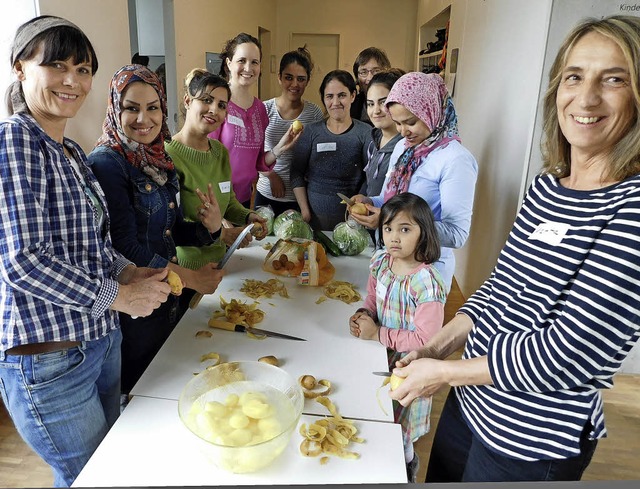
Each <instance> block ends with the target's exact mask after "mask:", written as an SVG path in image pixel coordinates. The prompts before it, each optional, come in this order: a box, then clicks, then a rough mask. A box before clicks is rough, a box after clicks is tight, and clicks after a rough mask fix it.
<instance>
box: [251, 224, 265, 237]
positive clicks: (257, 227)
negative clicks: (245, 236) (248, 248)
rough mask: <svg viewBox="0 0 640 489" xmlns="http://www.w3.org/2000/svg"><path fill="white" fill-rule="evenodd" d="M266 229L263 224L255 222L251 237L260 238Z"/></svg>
mask: <svg viewBox="0 0 640 489" xmlns="http://www.w3.org/2000/svg"><path fill="white" fill-rule="evenodd" d="M263 229H264V228H263V227H262V223H261V222H258V221H256V222H254V223H253V227H252V228H251V235H252V236H260V235H261V234H262V230H263Z"/></svg>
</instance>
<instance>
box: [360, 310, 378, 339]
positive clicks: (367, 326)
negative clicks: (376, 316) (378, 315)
mask: <svg viewBox="0 0 640 489" xmlns="http://www.w3.org/2000/svg"><path fill="white" fill-rule="evenodd" d="M354 322H355V324H356V327H357V328H358V335H357V336H358V337H359V338H361V339H363V340H376V341H378V338H379V337H378V330H379V329H380V327H379V326H378V325H377V324H376V323H375V321H374V320H373V319H372V318H371V317H370V316H368V315H367V314H362V315H361V316H360V317H359V318H358V319H356V320H355V321H354Z"/></svg>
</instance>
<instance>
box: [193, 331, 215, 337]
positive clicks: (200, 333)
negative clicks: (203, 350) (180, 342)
mask: <svg viewBox="0 0 640 489" xmlns="http://www.w3.org/2000/svg"><path fill="white" fill-rule="evenodd" d="M212 336H213V333H212V332H211V331H204V330H200V331H198V332H197V333H196V338H211V337H212Z"/></svg>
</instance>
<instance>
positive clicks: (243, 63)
mask: <svg viewBox="0 0 640 489" xmlns="http://www.w3.org/2000/svg"><path fill="white" fill-rule="evenodd" d="M220 58H221V59H222V66H221V67H220V76H222V77H224V78H226V79H227V80H228V81H229V86H230V87H231V100H229V104H228V105H227V118H226V119H225V121H224V122H223V123H222V125H221V126H220V128H218V129H217V130H216V131H214V132H212V133H211V134H209V137H210V138H213V139H217V140H219V141H220V142H221V143H222V144H224V146H225V147H226V148H227V150H228V151H229V159H230V162H231V184H232V185H233V191H234V192H235V194H236V197H237V198H238V200H239V201H240V202H241V203H242V205H243V206H244V207H247V208H249V207H250V204H251V193H252V190H253V185H254V183H255V181H256V180H257V178H258V171H269V170H270V169H271V167H272V166H273V165H274V163H275V162H276V159H277V158H278V157H279V156H280V154H282V153H283V152H284V151H286V150H288V149H289V148H290V147H291V146H292V145H293V144H294V143H295V141H297V139H298V137H299V136H300V133H297V134H296V135H294V134H293V132H292V131H291V128H289V130H288V131H287V132H286V133H285V134H284V136H283V137H282V139H281V140H280V142H279V143H278V144H277V145H276V146H275V147H274V148H272V149H271V150H269V151H268V152H265V151H264V133H265V130H266V129H267V125H268V124H269V117H268V116H267V109H266V108H265V106H264V104H263V103H262V101H261V100H260V99H258V98H256V97H254V96H253V94H252V93H251V90H252V87H253V85H254V84H255V83H256V82H257V81H258V78H259V76H260V61H261V59H262V47H261V46H260V41H258V40H257V39H256V38H255V37H253V36H251V35H249V34H246V33H244V32H242V33H240V34H238V35H237V36H236V37H234V38H233V39H230V40H229V41H227V42H226V44H225V46H224V48H223V50H222V52H221V53H220Z"/></svg>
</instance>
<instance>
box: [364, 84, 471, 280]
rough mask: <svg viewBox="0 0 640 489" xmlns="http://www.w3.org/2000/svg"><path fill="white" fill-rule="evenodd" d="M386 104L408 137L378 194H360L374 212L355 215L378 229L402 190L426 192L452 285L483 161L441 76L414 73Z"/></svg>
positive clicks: (443, 264) (444, 274)
mask: <svg viewBox="0 0 640 489" xmlns="http://www.w3.org/2000/svg"><path fill="white" fill-rule="evenodd" d="M385 107H386V109H387V110H388V111H389V114H390V115H391V118H392V119H393V121H394V122H395V123H396V126H397V127H398V129H399V130H400V134H401V135H402V137H403V138H404V140H403V141H404V144H403V145H402V144H398V145H397V146H396V148H395V150H394V152H393V154H392V155H391V160H390V162H389V170H388V172H387V176H386V178H385V182H384V184H383V186H382V193H381V194H380V195H378V196H376V197H366V196H364V195H356V196H355V197H354V199H355V200H356V201H358V202H363V203H365V204H367V209H368V210H369V212H370V214H369V215H368V216H361V215H356V214H352V217H353V218H354V219H355V220H356V221H357V222H359V223H360V224H362V225H364V226H366V227H368V228H370V229H376V228H377V227H378V221H379V218H380V207H382V204H383V203H384V202H386V201H387V200H389V199H390V198H391V197H393V196H394V195H396V194H399V193H403V192H411V193H413V194H416V195H419V196H420V197H422V198H423V199H424V200H425V201H426V202H427V203H428V204H429V207H431V210H432V211H433V215H434V217H435V219H436V227H437V230H438V237H439V238H440V243H441V246H442V249H441V254H440V260H438V261H437V262H436V268H437V269H438V271H439V272H440V274H441V275H442V278H443V280H444V283H445V285H446V287H447V292H448V291H449V290H451V282H452V280H453V272H454V269H455V258H454V256H453V249H454V248H460V247H461V246H462V245H464V243H465V242H466V240H467V237H468V236H469V228H470V227H471V212H472V208H473V194H474V190H475V185H476V178H477V174H478V165H477V163H476V160H475V158H474V157H473V155H472V154H471V153H470V152H469V151H468V150H467V149H466V148H465V147H464V146H462V144H461V142H460V137H459V136H458V119H457V116H456V111H455V109H454V107H453V101H452V100H451V97H450V96H449V93H448V91H447V87H446V85H445V84H444V81H443V80H442V78H441V77H440V76H439V75H436V74H429V75H427V74H425V73H418V72H412V73H407V74H406V75H403V76H402V77H400V78H399V79H398V81H396V82H395V84H394V85H393V87H392V89H391V91H390V92H389V95H388V96H387V100H386V102H385Z"/></svg>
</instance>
